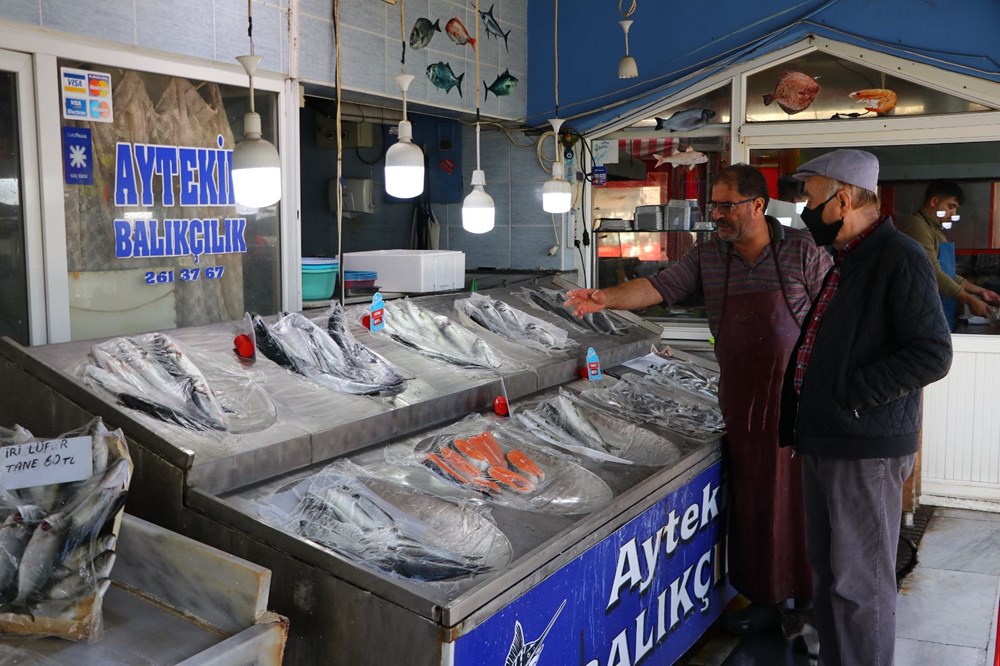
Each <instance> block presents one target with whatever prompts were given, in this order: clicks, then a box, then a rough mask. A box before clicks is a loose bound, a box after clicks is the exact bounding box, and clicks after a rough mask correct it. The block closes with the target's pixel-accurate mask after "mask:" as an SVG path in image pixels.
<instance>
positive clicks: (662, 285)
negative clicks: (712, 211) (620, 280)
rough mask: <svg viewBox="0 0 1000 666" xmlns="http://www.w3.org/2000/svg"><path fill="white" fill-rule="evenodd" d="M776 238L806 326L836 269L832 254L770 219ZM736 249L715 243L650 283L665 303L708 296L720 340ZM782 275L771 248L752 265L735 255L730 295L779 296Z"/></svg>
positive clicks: (783, 270)
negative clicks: (730, 253)
mask: <svg viewBox="0 0 1000 666" xmlns="http://www.w3.org/2000/svg"><path fill="white" fill-rule="evenodd" d="M767 222H768V225H769V226H770V227H771V235H772V238H774V239H775V240H776V241H777V246H778V263H779V264H780V265H781V273H782V276H783V277H784V278H785V292H786V294H787V295H788V302H789V303H790V304H791V306H792V311H793V312H794V313H795V319H796V321H797V322H798V324H799V325H800V326H801V325H802V320H803V319H804V318H805V316H806V313H807V312H808V311H809V306H810V304H811V303H812V301H813V299H815V298H816V296H817V295H819V292H820V289H822V287H823V278H824V277H825V276H826V273H827V271H829V270H830V267H831V266H832V265H833V261H832V259H831V257H830V253H829V252H827V251H826V250H824V249H823V248H819V247H816V243H814V242H813V239H812V236H811V235H810V234H809V232H808V231H804V230H802V229H792V228H790V227H785V226H782V225H781V223H779V222H778V221H777V220H775V219H774V218H771V217H769V218H767ZM731 246H732V243H730V242H728V241H724V240H720V239H719V238H718V237H713V238H712V239H710V240H707V241H704V242H701V243H698V244H697V245H695V246H694V247H692V248H691V249H690V250H688V251H687V252H686V253H684V256H682V257H681V259H680V261H678V262H677V263H676V264H672V265H670V266H668V267H666V268H665V269H663V270H662V271H660V272H659V273H657V274H656V275H654V276H653V277H651V278H649V280H650V282H652V283H653V286H654V287H655V288H656V290H657V291H658V292H660V296H662V297H663V302H664V303H668V304H669V303H677V302H678V301H683V300H685V299H687V298H691V297H692V296H696V295H699V294H700V295H703V296H704V298H705V307H706V310H707V311H708V328H709V330H710V331H711V332H712V335H713V336H715V335H718V333H719V326H720V325H721V323H722V304H723V298H724V296H725V293H724V288H725V277H726V254H727V252H728V251H729V248H730V247H731ZM780 289H781V285H780V284H779V282H778V273H777V271H776V270H775V267H774V259H773V258H772V256H771V246H770V245H768V246H767V247H765V248H764V250H763V251H762V252H761V253H760V256H759V257H757V260H756V261H754V263H753V265H748V264H747V263H746V262H745V261H744V260H743V258H742V257H741V256H740V253H739V252H737V251H736V250H735V249H734V250H733V258H732V263H731V264H730V268H729V293H730V294H731V295H734V296H737V295H741V294H751V293H756V292H762V291H778V290H780Z"/></svg>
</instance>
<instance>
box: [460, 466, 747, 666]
mask: <svg viewBox="0 0 1000 666" xmlns="http://www.w3.org/2000/svg"><path fill="white" fill-rule="evenodd" d="M724 496H725V493H724V490H723V486H722V464H721V462H716V463H715V464H713V465H712V466H710V467H709V468H708V469H706V470H704V471H703V472H701V473H700V474H698V475H697V476H696V477H695V478H693V479H692V480H691V481H689V482H688V483H686V484H685V485H684V486H682V487H681V488H679V489H677V490H675V491H674V492H672V493H670V494H668V495H667V496H666V497H665V498H663V499H662V500H660V501H659V502H657V503H656V504H654V505H653V506H651V507H650V508H649V509H646V510H645V511H644V512H643V513H641V514H640V515H638V516H636V517H635V518H634V519H632V520H631V521H630V522H628V523H627V524H625V525H623V526H622V527H621V528H619V529H618V530H617V531H616V532H615V533H614V534H611V535H610V536H608V537H607V538H606V539H604V540H603V541H601V542H600V543H598V544H596V545H595V546H593V547H592V548H590V549H589V550H588V551H586V552H585V553H583V554H581V555H580V556H579V557H577V558H576V559H574V560H572V561H571V562H569V563H568V564H567V565H566V566H564V567H563V568H562V569H559V570H558V571H556V572H555V573H553V574H552V575H551V576H549V577H548V578H546V579H545V580H544V581H542V582H541V583H539V584H538V585H536V586H535V587H533V588H531V589H530V590H529V591H528V592H527V593H525V594H524V595H522V596H521V597H518V598H517V599H516V600H515V601H514V602H513V603H511V604H510V605H508V606H507V607H505V608H504V609H503V610H501V611H499V612H497V613H496V614H495V615H493V616H491V617H490V618H488V619H487V620H486V621H485V622H483V623H482V624H481V625H479V626H477V627H475V628H474V629H472V630H471V631H470V632H469V633H467V634H464V635H463V636H460V637H459V638H458V641H457V642H456V644H455V664H457V665H458V666H472V665H477V666H505V665H507V666H509V665H510V664H537V666H564V665H566V664H579V665H580V666H636V664H640V663H644V662H648V663H655V664H670V663H673V662H674V661H676V660H677V659H678V658H679V657H680V656H681V655H683V654H684V652H686V651H687V650H688V649H690V647H691V646H692V645H693V644H694V643H695V641H696V640H697V639H698V638H699V637H700V636H701V635H702V634H703V633H704V632H705V630H706V629H708V627H709V626H710V625H711V624H712V622H714V621H715V619H716V618H718V616H719V614H720V613H721V612H722V609H723V608H724V607H725V605H726V603H728V601H729V599H730V598H731V597H732V595H733V592H732V588H730V587H729V585H727V584H726V582H725V576H724V571H725V561H724V553H725V525H726V520H725V513H724V509H725V506H724V499H723V498H724ZM543 649H544V654H542V650H543Z"/></svg>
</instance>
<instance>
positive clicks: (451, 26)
mask: <svg viewBox="0 0 1000 666" xmlns="http://www.w3.org/2000/svg"><path fill="white" fill-rule="evenodd" d="M444 31H445V32H446V33H447V34H448V37H450V38H451V41H453V42H455V43H456V44H458V45H459V46H465V45H466V44H468V45H469V46H471V47H473V48H475V47H476V40H475V38H473V37H469V31H468V30H466V29H465V24H464V23H462V19H460V18H458V17H457V16H456V17H454V18H452V19H451V20H450V21H448V23H447V24H445V26H444Z"/></svg>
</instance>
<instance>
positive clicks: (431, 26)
mask: <svg viewBox="0 0 1000 666" xmlns="http://www.w3.org/2000/svg"><path fill="white" fill-rule="evenodd" d="M435 32H441V19H438V20H437V21H434V23H431V20H430V19H426V18H423V17H420V18H418V19H417V20H416V21H414V22H413V29H412V30H410V48H411V49H413V50H414V51H416V50H419V49H422V48H424V47H425V46H427V45H428V44H430V43H431V39H432V38H433V37H434V33H435Z"/></svg>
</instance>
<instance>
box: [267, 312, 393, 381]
mask: <svg viewBox="0 0 1000 666" xmlns="http://www.w3.org/2000/svg"><path fill="white" fill-rule="evenodd" d="M251 318H252V320H253V328H254V335H255V337H256V338H257V348H258V349H260V351H261V353H262V354H264V356H266V357H268V358H269V359H271V360H272V361H274V362H275V363H277V364H278V365H281V366H284V367H286V368H288V369H290V370H293V371H295V372H297V373H299V374H300V375H303V376H305V377H308V378H309V379H311V380H312V381H314V382H316V383H317V384H320V385H322V386H326V387H328V388H332V389H333V390H335V391H341V392H343V393H353V394H355V395H373V394H376V393H385V394H394V393H399V392H400V391H402V390H403V389H404V388H405V387H406V382H405V380H404V379H403V376H402V375H401V374H400V373H399V371H398V370H396V368H394V367H393V366H392V364H390V363H389V362H388V361H386V360H385V359H384V358H382V357H381V356H379V355H378V354H376V353H375V352H373V351H372V350H370V349H368V348H367V347H365V346H363V345H361V344H359V343H358V341H357V340H355V339H354V336H353V335H351V332H350V330H348V328H347V322H346V321H345V320H344V312H343V310H342V309H340V306H339V305H337V306H335V307H334V308H333V309H332V310H331V314H330V319H329V321H328V323H327V329H328V331H329V332H327V331H324V330H323V329H322V328H320V327H319V326H317V325H316V324H314V323H313V322H312V321H310V320H309V319H308V318H306V317H305V316H303V315H301V314H299V313H297V312H293V313H291V314H286V315H284V316H283V317H281V318H280V319H278V321H277V322H275V323H274V324H273V325H271V326H268V325H267V324H265V323H264V320H263V319H262V318H261V317H260V315H256V314H255V315H252V316H251Z"/></svg>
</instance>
